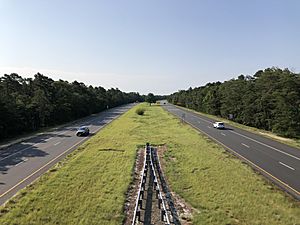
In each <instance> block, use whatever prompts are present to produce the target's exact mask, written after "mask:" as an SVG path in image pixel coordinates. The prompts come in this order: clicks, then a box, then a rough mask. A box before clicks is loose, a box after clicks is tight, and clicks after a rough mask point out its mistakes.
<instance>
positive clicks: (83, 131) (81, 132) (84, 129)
mask: <svg viewBox="0 0 300 225" xmlns="http://www.w3.org/2000/svg"><path fill="white" fill-rule="evenodd" d="M89 133H90V130H89V128H87V127H79V128H78V130H77V132H76V136H88V135H89Z"/></svg>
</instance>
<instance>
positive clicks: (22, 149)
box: [0, 143, 39, 162]
mask: <svg viewBox="0 0 300 225" xmlns="http://www.w3.org/2000/svg"><path fill="white" fill-rule="evenodd" d="M38 144H39V143H36V144H34V145H32V146H29V147H27V148H24V149H22V150H20V151H18V152H15V153H13V154H11V155H9V156H6V157H4V158H2V159H0V162H1V161H3V160H5V159H8V158H10V157H12V156H14V155H16V154H19V153H20V152H23V151H25V150H27V149H29V148H32V147H34V146H36V145H38Z"/></svg>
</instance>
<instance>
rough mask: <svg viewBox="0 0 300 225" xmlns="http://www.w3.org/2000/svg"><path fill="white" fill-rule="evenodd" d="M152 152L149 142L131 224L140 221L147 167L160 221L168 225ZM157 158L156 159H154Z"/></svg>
mask: <svg viewBox="0 0 300 225" xmlns="http://www.w3.org/2000/svg"><path fill="white" fill-rule="evenodd" d="M152 157H153V154H152V148H151V147H150V146H149V144H148V143H147V144H146V147H145V159H144V166H143V170H142V171H141V175H140V176H141V179H140V185H139V189H138V195H137V199H136V204H135V209H134V214H133V219H132V225H135V224H136V222H137V221H141V209H142V200H143V197H144V191H145V184H146V176H147V171H148V169H149V170H150V176H152V179H153V183H154V188H155V191H156V198H157V200H158V208H159V209H160V212H161V217H160V218H161V221H162V222H164V223H165V225H170V224H171V223H170V219H169V216H170V215H169V214H168V211H167V208H166V204H165V200H164V198H163V195H162V191H161V188H160V183H159V182H158V179H160V177H161V175H160V174H159V177H158V176H157V175H156V172H155V167H154V163H153V160H152ZM156 160H157V159H156Z"/></svg>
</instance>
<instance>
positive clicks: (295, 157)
mask: <svg viewBox="0 0 300 225" xmlns="http://www.w3.org/2000/svg"><path fill="white" fill-rule="evenodd" d="M230 132H232V133H234V134H237V135H239V136H241V137H244V138H247V139H249V140H251V141H254V142H256V143H258V144H261V145H263V146H266V147H268V148H271V149H273V150H275V151H277V152H280V153H282V154H284V155H288V156H290V157H292V158H294V159H297V160H299V161H300V158H298V157H297V156H294V155H291V154H289V153H286V152H284V151H281V150H279V149H277V148H274V147H272V146H270V145H267V144H264V143H262V142H260V141H257V140H255V139H253V138H249V137H247V136H245V135H242V134H239V133H237V132H235V131H232V130H230Z"/></svg>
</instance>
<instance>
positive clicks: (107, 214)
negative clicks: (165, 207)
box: [0, 105, 300, 225]
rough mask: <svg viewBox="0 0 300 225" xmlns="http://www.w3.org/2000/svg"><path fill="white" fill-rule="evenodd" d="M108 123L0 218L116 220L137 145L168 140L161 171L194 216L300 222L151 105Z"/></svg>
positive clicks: (244, 170)
mask: <svg viewBox="0 0 300 225" xmlns="http://www.w3.org/2000/svg"><path fill="white" fill-rule="evenodd" d="M143 107H144V108H145V109H146V112H145V115H143V116H138V115H137V114H135V110H136V108H134V109H132V110H130V111H129V112H128V113H126V114H125V115H124V116H122V117H120V118H119V119H118V120H116V121H115V122H113V123H111V124H110V125H108V126H107V127H106V128H104V129H103V130H102V131H101V132H99V133H98V134H97V135H95V136H94V137H93V138H91V139H90V140H89V141H88V142H86V143H85V144H83V145H82V146H81V147H80V148H79V149H78V150H77V151H76V152H74V153H73V154H71V155H70V156H69V157H68V158H67V159H66V160H64V161H63V162H62V163H60V164H58V165H57V166H56V167H55V168H54V169H52V170H51V171H50V172H48V173H47V174H46V175H44V176H43V177H42V178H41V179H40V180H39V181H38V182H36V183H35V184H34V185H32V186H30V187H29V188H27V189H25V190H23V191H21V193H20V194H19V195H18V196H17V197H16V198H14V199H13V200H11V201H10V202H9V203H8V204H7V205H6V206H5V207H2V208H1V214H0V215H1V217H0V224H3V225H4V224H10V225H11V224H38V225H40V224H51V225H52V224H60V225H61V224H89V225H90V224H121V223H122V220H123V217H124V215H123V205H124V201H125V193H126V190H127V187H128V185H129V184H130V182H131V173H132V169H133V165H134V160H135V154H136V149H137V146H138V145H141V144H145V143H146V142H150V143H152V144H164V143H166V144H167V146H168V149H169V150H168V151H167V152H166V153H165V156H164V160H165V166H166V176H167V177H168V180H169V182H170V185H171V187H172V189H173V190H174V191H176V192H177V193H178V194H179V195H180V196H181V197H183V198H184V199H185V200H186V201H187V202H189V203H190V204H191V205H192V206H193V207H194V208H195V209H196V210H195V213H194V218H193V223H194V224H218V225H220V224H285V225H286V224H299V221H300V207H299V203H298V202H295V201H293V200H291V199H290V198H288V197H286V196H285V195H284V194H283V193H282V192H281V191H279V190H277V189H276V188H274V186H273V185H270V184H268V183H266V182H265V180H264V179H263V178H261V177H260V176H258V175H257V174H255V173H253V171H252V170H251V169H250V168H249V167H248V166H247V165H244V164H242V163H241V162H240V161H239V160H237V159H235V158H233V157H231V156H230V155H228V154H227V153H225V151H224V150H223V149H222V148H221V147H220V146H218V145H217V144H215V143H213V142H212V141H210V140H209V139H207V138H206V137H204V136H203V135H201V134H199V133H198V132H197V131H195V130H194V129H193V128H191V127H190V126H188V125H184V124H181V123H180V122H179V121H178V119H176V118H174V117H173V116H171V115H169V114H168V113H167V112H165V111H164V110H163V109H162V108H160V107H157V106H151V107H148V106H146V105H144V106H143Z"/></svg>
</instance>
